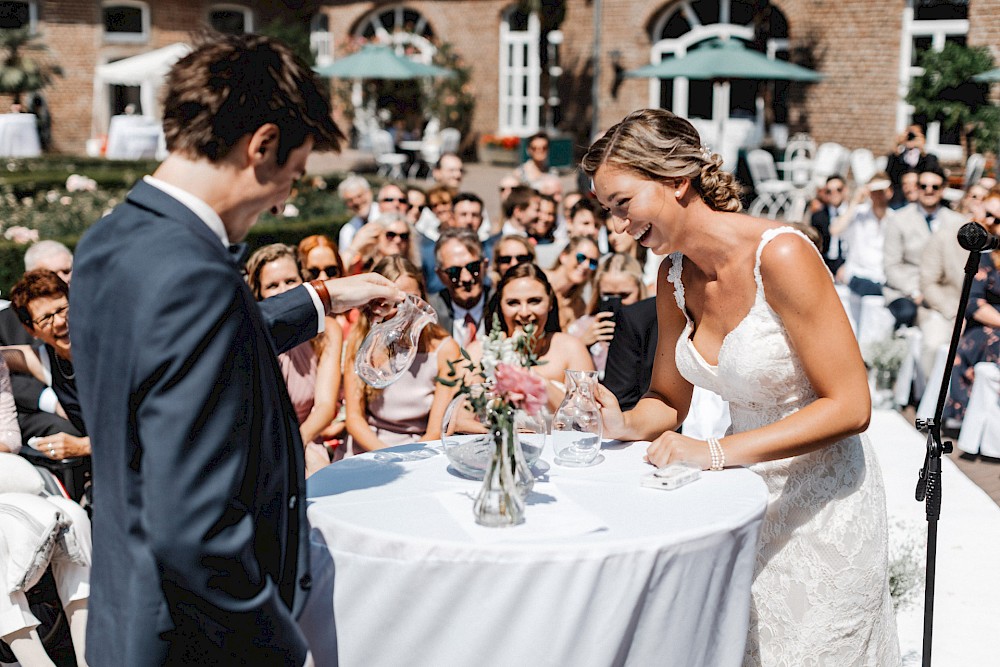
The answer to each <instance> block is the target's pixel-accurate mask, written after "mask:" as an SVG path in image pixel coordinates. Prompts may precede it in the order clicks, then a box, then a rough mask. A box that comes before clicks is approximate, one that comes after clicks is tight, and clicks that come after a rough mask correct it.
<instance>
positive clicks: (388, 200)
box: [379, 197, 410, 206]
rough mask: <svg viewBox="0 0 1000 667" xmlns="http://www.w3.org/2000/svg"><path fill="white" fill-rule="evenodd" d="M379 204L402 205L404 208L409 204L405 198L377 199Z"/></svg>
mask: <svg viewBox="0 0 1000 667" xmlns="http://www.w3.org/2000/svg"><path fill="white" fill-rule="evenodd" d="M379 202H381V203H383V204H391V203H393V202H395V203H397V204H403V205H405V206H409V205H410V202H409V200H408V199H406V197H385V198H383V199H379Z"/></svg>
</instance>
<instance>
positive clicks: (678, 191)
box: [674, 190, 681, 199]
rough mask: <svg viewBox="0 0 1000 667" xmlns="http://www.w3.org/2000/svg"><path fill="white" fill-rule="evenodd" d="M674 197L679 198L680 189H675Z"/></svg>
mask: <svg viewBox="0 0 1000 667" xmlns="http://www.w3.org/2000/svg"><path fill="white" fill-rule="evenodd" d="M674 197H675V198H676V199H680V198H681V191H680V190H675V191H674Z"/></svg>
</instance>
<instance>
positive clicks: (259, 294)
mask: <svg viewBox="0 0 1000 667" xmlns="http://www.w3.org/2000/svg"><path fill="white" fill-rule="evenodd" d="M319 238H325V237H319ZM310 239H315V237H310V238H309V239H305V240H304V241H303V244H306V243H305V242H306V241H310ZM327 241H328V239H327ZM314 242H315V241H310V243H308V244H306V245H307V246H308V245H311V244H312V243H314ZM300 247H302V244H300ZM319 248H322V249H324V250H329V248H328V247H326V246H322V245H315V246H314V247H313V251H312V253H314V252H315V251H316V250H317V249H319ZM312 253H307V254H308V255H310V256H311V255H312ZM296 254H297V253H296V250H295V248H292V247H291V246H288V245H285V244H283V243H272V244H271V245H266V246H264V247H263V248H260V249H258V250H257V251H255V252H254V253H253V254H252V255H250V259H248V260H247V284H248V285H249V286H250V291H251V292H252V293H253V295H254V298H255V299H257V300H258V301H262V300H264V299H267V298H269V297H272V296H277V295H278V294H282V293H284V292H287V291H288V290H290V289H292V288H294V287H298V286H299V285H301V284H302V272H301V271H300V269H299V265H298V262H297V261H296ZM318 256H323V254H322V253H320V254H319V255H318ZM336 258H338V255H337V253H336V251H335V250H334V251H333V252H332V253H331V255H330V257H329V258H328V259H329V261H333V260H334V259H336ZM330 271H333V272H334V275H331V274H330V273H329V272H330ZM314 272H315V273H316V275H318V276H322V275H325V276H326V278H336V277H338V276H339V275H340V272H339V268H336V269H335V268H334V267H333V265H330V266H314V267H313V269H312V270H306V273H307V274H308V275H309V276H310V279H312V278H311V276H312V275H313V273H314ZM326 278H325V279H326ZM343 342H344V333H343V330H342V329H341V327H340V324H339V323H338V322H337V320H336V319H334V318H333V317H329V316H328V317H327V318H326V324H325V328H324V330H323V333H321V334H320V335H318V336H316V337H315V338H313V339H312V340H311V341H308V342H306V343H302V344H301V345H299V346H297V347H293V348H292V349H291V350H289V351H288V352H284V353H282V354H279V355H278V364H279V365H280V366H281V375H282V377H284V379H285V387H286V388H287V389H288V397H289V398H290V399H291V401H292V406H293V407H294V408H295V414H296V416H297V417H298V419H299V433H300V434H301V436H302V442H303V444H304V445H305V457H306V476H309V475H311V474H313V473H314V472H316V471H317V470H319V469H320V468H322V467H323V466H326V465H328V464H329V463H330V453H329V452H328V450H327V446H328V443H334V442H336V441H335V439H336V437H337V435H339V434H340V432H342V431H343V424H342V423H340V424H336V425H334V423H333V422H334V415H335V414H336V410H337V399H338V396H339V395H340V380H341V370H340V352H341V348H342V346H343ZM338 445H339V443H336V445H334V446H335V447H336V450H335V453H334V459H335V460H336V459H340V458H343V449H342V448H341V447H339V446H338Z"/></svg>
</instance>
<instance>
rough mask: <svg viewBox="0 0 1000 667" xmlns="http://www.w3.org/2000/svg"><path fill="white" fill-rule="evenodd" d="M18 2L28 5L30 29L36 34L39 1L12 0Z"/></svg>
mask: <svg viewBox="0 0 1000 667" xmlns="http://www.w3.org/2000/svg"><path fill="white" fill-rule="evenodd" d="M12 1H13V2H16V3H17V4H21V5H27V6H28V31H29V32H30V33H31V34H32V35H34V34H35V33H36V32H38V3H37V1H36V0H12Z"/></svg>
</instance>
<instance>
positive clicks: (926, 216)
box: [924, 213, 934, 230]
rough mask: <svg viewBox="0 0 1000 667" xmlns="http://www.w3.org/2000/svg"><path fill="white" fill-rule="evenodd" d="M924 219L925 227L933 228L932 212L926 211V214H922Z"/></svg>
mask: <svg viewBox="0 0 1000 667" xmlns="http://www.w3.org/2000/svg"><path fill="white" fill-rule="evenodd" d="M924 220H926V221H927V229H931V230H933V229H934V224H933V223H934V214H933V213H928V214H927V215H925V216H924Z"/></svg>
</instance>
